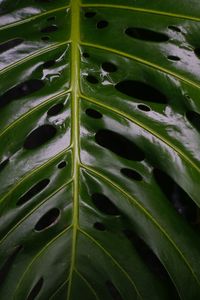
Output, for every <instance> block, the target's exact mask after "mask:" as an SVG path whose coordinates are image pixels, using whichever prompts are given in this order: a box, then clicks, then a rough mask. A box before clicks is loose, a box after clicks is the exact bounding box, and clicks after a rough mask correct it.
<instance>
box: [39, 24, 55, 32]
mask: <svg viewBox="0 0 200 300" xmlns="http://www.w3.org/2000/svg"><path fill="white" fill-rule="evenodd" d="M57 30H58V26H57V25H55V24H53V25H51V26H47V27H45V28H43V29H41V32H42V33H51V32H55V31H57Z"/></svg>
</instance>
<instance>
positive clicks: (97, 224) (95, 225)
mask: <svg viewBox="0 0 200 300" xmlns="http://www.w3.org/2000/svg"><path fill="white" fill-rule="evenodd" d="M94 228H95V229H97V230H100V231H105V230H106V227H105V226H104V224H102V223H99V222H96V223H94Z"/></svg>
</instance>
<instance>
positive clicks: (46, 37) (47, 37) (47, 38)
mask: <svg viewBox="0 0 200 300" xmlns="http://www.w3.org/2000/svg"><path fill="white" fill-rule="evenodd" d="M41 40H43V41H44V42H47V41H49V40H50V37H49V36H43V37H41Z"/></svg>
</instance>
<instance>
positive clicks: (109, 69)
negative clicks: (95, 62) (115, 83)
mask: <svg viewBox="0 0 200 300" xmlns="http://www.w3.org/2000/svg"><path fill="white" fill-rule="evenodd" d="M102 69H103V70H104V71H106V72H109V73H112V72H116V71H117V67H116V65H114V64H113V63H111V62H104V63H103V64H102Z"/></svg>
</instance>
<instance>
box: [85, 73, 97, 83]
mask: <svg viewBox="0 0 200 300" xmlns="http://www.w3.org/2000/svg"><path fill="white" fill-rule="evenodd" d="M86 80H87V81H88V82H89V83H92V84H96V83H98V82H99V81H98V79H97V78H96V77H95V76H93V75H88V76H87V77H86Z"/></svg>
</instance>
